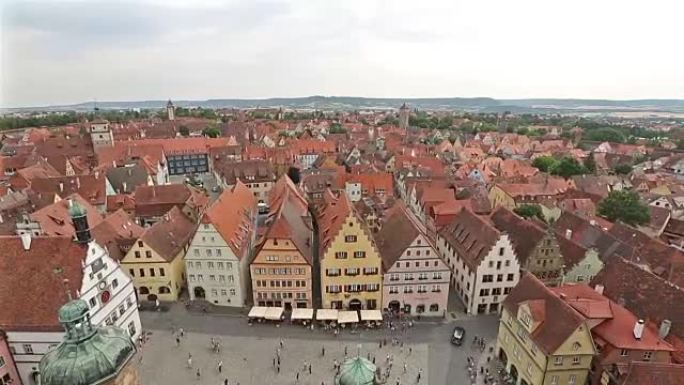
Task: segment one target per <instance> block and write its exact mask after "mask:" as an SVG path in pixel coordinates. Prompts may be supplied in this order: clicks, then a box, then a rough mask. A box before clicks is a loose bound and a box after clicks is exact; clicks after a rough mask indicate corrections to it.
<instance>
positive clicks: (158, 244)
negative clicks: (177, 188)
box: [140, 207, 196, 262]
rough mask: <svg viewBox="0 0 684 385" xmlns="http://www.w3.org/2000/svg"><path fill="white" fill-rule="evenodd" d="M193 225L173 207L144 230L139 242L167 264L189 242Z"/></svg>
mask: <svg viewBox="0 0 684 385" xmlns="http://www.w3.org/2000/svg"><path fill="white" fill-rule="evenodd" d="M195 228H196V226H195V223H194V222H193V221H192V220H190V218H188V217H187V216H186V215H185V214H183V212H181V210H180V209H179V208H178V207H173V208H172V209H171V210H169V212H168V213H166V215H164V217H163V218H162V219H161V220H159V221H158V222H155V223H154V224H153V225H152V226H150V227H148V228H146V229H145V232H144V233H143V234H142V236H141V237H140V240H141V241H143V242H145V244H146V245H147V246H148V247H150V248H151V249H152V250H154V251H156V252H157V254H159V256H160V257H161V258H163V259H164V260H166V261H167V262H171V261H173V260H174V259H175V257H176V256H177V255H178V253H179V252H180V251H181V250H182V249H183V248H184V247H185V246H186V245H187V244H188V242H190V238H191V237H192V235H193V234H194V233H195Z"/></svg>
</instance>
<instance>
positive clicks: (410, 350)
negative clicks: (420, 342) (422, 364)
mask: <svg viewBox="0 0 684 385" xmlns="http://www.w3.org/2000/svg"><path fill="white" fill-rule="evenodd" d="M412 351H413V347H411V346H409V356H410V355H411V352H412Z"/></svg>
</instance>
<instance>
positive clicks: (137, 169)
mask: <svg viewBox="0 0 684 385" xmlns="http://www.w3.org/2000/svg"><path fill="white" fill-rule="evenodd" d="M148 178H149V174H148V173H147V170H146V169H145V167H143V166H142V165H139V164H136V165H131V166H126V167H115V168H110V169H108V170H107V179H108V180H109V183H110V184H111V185H112V188H113V189H114V191H116V192H117V193H119V194H130V193H132V192H133V191H135V188H136V187H138V186H147V179H148ZM124 184H125V187H126V188H125V189H124Z"/></svg>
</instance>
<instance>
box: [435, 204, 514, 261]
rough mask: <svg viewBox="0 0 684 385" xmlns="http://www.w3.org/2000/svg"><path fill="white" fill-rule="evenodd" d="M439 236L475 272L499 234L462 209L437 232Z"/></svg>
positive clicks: (477, 217)
mask: <svg viewBox="0 0 684 385" xmlns="http://www.w3.org/2000/svg"><path fill="white" fill-rule="evenodd" d="M439 235H440V236H441V237H442V238H444V239H445V240H446V241H447V243H448V244H449V245H451V247H453V248H454V249H455V250H456V252H457V253H458V255H459V256H461V258H463V260H464V261H465V262H466V264H468V266H470V268H471V269H472V270H475V269H477V266H478V265H479V264H480V262H481V261H482V258H484V256H485V255H487V253H489V251H490V250H491V248H492V247H494V245H495V244H496V242H497V241H498V240H499V237H500V236H501V233H500V232H499V230H497V229H496V228H495V227H494V226H493V225H492V224H491V223H490V222H489V221H487V220H486V219H483V218H482V217H480V216H478V215H476V214H475V213H473V212H472V211H470V210H466V209H463V210H461V212H460V213H458V214H457V215H456V218H454V220H453V222H451V223H450V224H448V225H446V226H444V227H443V228H442V229H441V230H439Z"/></svg>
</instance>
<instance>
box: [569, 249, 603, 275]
mask: <svg viewBox="0 0 684 385" xmlns="http://www.w3.org/2000/svg"><path fill="white" fill-rule="evenodd" d="M601 269H603V261H601V258H599V255H598V252H597V251H596V250H595V249H589V250H587V252H586V254H585V255H584V259H582V261H580V262H579V263H578V264H576V265H575V266H573V267H572V268H571V269H570V270H569V271H568V272H566V273H565V276H564V278H563V282H564V283H588V282H589V281H591V279H592V278H594V276H596V274H598V273H599V271H601Z"/></svg>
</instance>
